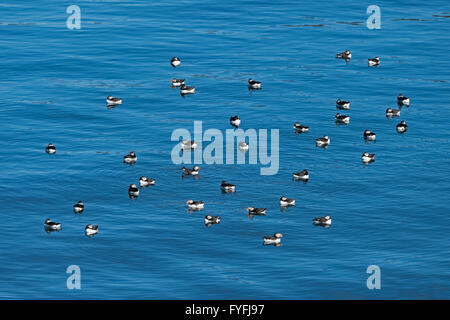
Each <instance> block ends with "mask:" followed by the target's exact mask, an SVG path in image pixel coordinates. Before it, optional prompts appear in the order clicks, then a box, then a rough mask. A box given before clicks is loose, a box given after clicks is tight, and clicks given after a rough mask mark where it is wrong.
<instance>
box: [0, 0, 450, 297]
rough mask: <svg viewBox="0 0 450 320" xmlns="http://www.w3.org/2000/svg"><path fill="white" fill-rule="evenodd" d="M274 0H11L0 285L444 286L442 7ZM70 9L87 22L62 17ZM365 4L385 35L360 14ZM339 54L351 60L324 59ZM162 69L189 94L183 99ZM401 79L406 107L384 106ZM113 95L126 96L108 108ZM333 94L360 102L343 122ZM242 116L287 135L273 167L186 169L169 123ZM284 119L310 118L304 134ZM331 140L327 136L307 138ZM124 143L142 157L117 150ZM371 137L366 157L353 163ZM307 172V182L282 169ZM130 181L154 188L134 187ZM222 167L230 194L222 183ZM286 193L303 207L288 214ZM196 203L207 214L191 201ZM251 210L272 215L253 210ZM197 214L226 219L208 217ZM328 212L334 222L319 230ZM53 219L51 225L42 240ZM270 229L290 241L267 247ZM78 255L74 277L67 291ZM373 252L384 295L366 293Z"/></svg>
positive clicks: (410, 293) (53, 293) (5, 8)
mask: <svg viewBox="0 0 450 320" xmlns="http://www.w3.org/2000/svg"><path fill="white" fill-rule="evenodd" d="M276 3H277V4H275V2H273V1H267V2H261V1H245V2H240V1H224V2H223V3H221V2H218V1H176V2H172V3H166V2H164V3H156V1H151V2H150V1H81V0H80V1H73V2H70V3H69V2H67V3H63V2H61V1H56V0H54V1H11V0H7V1H2V3H1V4H0V16H1V18H0V48H1V49H0V56H1V59H0V70H1V72H2V76H1V78H0V102H1V104H0V127H1V130H0V151H1V152H0V158H1V167H0V177H1V180H0V181H1V182H0V195H1V196H0V206H1V210H0V211H1V220H2V223H1V226H0V298H6V299H240V298H241V299H246V298H249V299H352V298H355V299H399V298H407V299H430V298H438V299H442V298H445V299H449V298H450V241H449V234H450V217H449V210H448V205H449V192H450V181H449V174H450V160H449V152H450V146H449V142H450V141H449V138H450V136H449V130H448V121H449V119H450V108H449V102H450V85H449V81H450V72H449V60H450V54H449V51H448V50H449V44H450V33H449V32H450V24H449V22H450V19H449V17H450V4H449V2H448V1H447V0H444V1H426V2H423V1H416V2H415V4H412V3H411V1H396V2H391V1H377V2H376V3H373V2H368V1H362V2H361V1H352V3H343V2H342V1H335V0H333V1H326V2H325V1H324V2H320V3H315V2H312V3H311V2H309V3H300V2H298V1H290V2H287V1H282V2H279V1H277V2H276ZM70 4H76V5H79V6H80V8H81V18H82V21H81V30H68V29H67V27H66V19H67V17H68V16H69V15H68V14H66V8H67V6H68V5H70ZM371 4H376V5H378V6H380V8H381V19H382V20H381V29H380V30H369V29H368V28H367V27H366V19H367V17H368V15H367V14H366V8H367V7H368V6H369V5H371ZM347 48H349V49H350V50H351V51H352V53H353V58H352V59H351V61H350V62H349V63H348V64H346V63H345V62H344V61H342V60H337V59H335V54H336V53H337V52H340V51H344V50H345V49H347ZM173 56H178V57H180V58H181V60H182V64H181V66H180V67H178V68H176V69H175V68H172V67H171V65H170V63H169V62H170V59H171V58H172V57H173ZM375 56H379V57H380V58H381V65H380V67H378V68H369V67H367V58H371V57H375ZM173 77H178V78H186V79H187V82H186V83H187V84H188V85H194V86H196V87H197V92H196V94H195V95H190V96H186V97H184V98H182V97H181V96H180V94H179V92H178V90H177V89H172V88H170V79H171V78H173ZM249 77H252V78H254V79H257V80H261V81H262V82H263V89H262V90H259V91H253V92H250V91H249V90H248V89H247V79H248V78H249ZM398 93H403V94H404V95H406V96H409V97H411V106H410V107H409V108H407V107H404V108H403V109H402V111H401V113H402V114H401V117H400V118H394V119H391V120H389V119H387V118H386V117H385V110H386V108H387V107H389V106H391V107H397V106H396V96H397V94H398ZM109 94H112V95H114V96H118V97H122V98H123V99H124V103H123V104H122V105H121V106H119V107H116V108H114V109H107V108H106V106H105V98H106V96H107V95H109ZM337 98H342V99H348V100H350V101H351V110H349V111H344V112H341V113H344V114H348V115H350V116H351V122H350V125H348V126H336V124H335V122H334V119H333V118H334V114H335V113H336V112H337V110H336V108H335V100H336V99H337ZM235 114H238V115H239V116H240V118H241V119H242V125H241V127H242V128H243V129H249V128H255V129H261V128H267V129H276V128H278V129H280V154H279V158H280V160H279V161H280V170H279V172H278V174H277V175H272V176H261V175H260V174H259V170H260V165H205V164H203V165H200V167H201V175H200V178H199V179H198V180H195V179H189V178H185V179H181V175H180V173H181V171H180V168H181V166H180V165H175V164H173V163H172V161H171V157H170V153H171V150H172V148H173V146H174V145H175V143H174V142H171V141H170V137H171V134H172V131H173V130H174V129H176V128H186V129H189V130H191V131H192V130H193V121H194V120H202V121H203V128H204V130H206V129H208V128H216V129H219V130H222V131H225V129H228V128H230V125H229V117H230V116H232V115H235ZM400 120H405V121H406V122H407V124H408V126H409V129H408V132H406V133H405V134H403V135H400V134H397V133H396V131H395V125H396V124H397V123H398V122H399V121H400ZM295 121H300V122H301V123H304V124H306V125H308V126H310V132H309V133H307V134H301V135H295V134H294V133H293V131H292V125H293V123H294V122H295ZM364 129H371V130H373V131H374V132H376V134H377V141H376V143H370V144H366V143H364V141H363V139H362V133H363V131H364ZM324 134H328V135H329V136H330V138H331V145H330V147H329V148H328V149H327V150H324V149H321V148H316V147H315V144H314V139H315V138H317V137H320V136H323V135H324ZM49 142H52V143H53V144H55V146H56V148H57V153H56V154H55V155H52V156H49V155H47V154H46V153H45V152H44V148H45V146H46V145H47V144H48V143H49ZM131 150H134V151H136V153H137V155H138V161H137V163H136V165H135V166H128V165H126V164H124V163H122V156H123V155H125V154H126V153H128V152H129V151H131ZM364 151H369V152H372V153H376V161H375V162H374V163H372V164H370V165H363V164H362V163H361V154H362V153H363V152H364ZM303 169H308V170H309V172H310V180H309V182H308V183H307V184H303V183H298V182H295V181H292V178H291V177H292V176H291V175H292V172H294V171H300V170H303ZM141 175H147V176H149V177H153V178H155V179H156V180H157V182H156V185H155V186H152V187H149V188H146V189H144V190H142V191H141V195H140V196H139V197H138V199H135V200H130V199H129V198H128V195H127V189H128V186H129V184H131V183H138V179H139V177H140V176H141ZM222 179H225V180H226V181H227V182H230V183H234V184H236V185H237V192H236V193H235V194H222V193H221V192H220V188H219V186H220V182H221V180H222ZM282 195H286V196H287V197H292V198H296V199H297V205H296V206H295V207H292V208H288V209H287V210H286V211H285V212H282V211H281V210H280V207H279V198H280V197H281V196H282ZM190 198H192V199H194V200H204V201H205V203H206V204H205V209H204V210H203V211H200V212H194V213H188V212H187V210H186V206H185V201H186V200H187V199H190ZM78 200H83V201H84V202H85V205H86V210H85V211H84V213H83V214H81V215H75V214H74V213H73V211H72V205H73V204H74V203H75V202H76V201H78ZM250 205H252V206H255V207H267V216H265V217H255V218H254V219H249V218H248V217H247V216H246V210H245V209H246V208H247V207H248V206H250ZM206 214H213V215H220V216H221V217H222V222H221V223H220V224H219V225H213V226H212V227H210V228H206V227H205V225H204V222H203V219H204V216H205V215H206ZM325 214H329V215H331V217H332V219H333V224H332V226H331V227H330V228H328V229H326V228H321V227H315V226H313V225H312V219H313V218H314V217H317V216H323V215H325ZM46 218H51V219H52V220H54V221H58V222H61V223H62V230H61V231H60V232H53V233H51V234H47V233H46V232H45V231H44V227H43V221H44V220H45V219H46ZM88 223H93V224H98V225H99V233H98V234H97V235H96V236H94V237H92V238H89V237H87V236H85V235H84V227H85V225H86V224H88ZM275 232H282V233H283V234H284V237H283V240H282V243H283V246H281V247H274V246H263V245H262V237H263V236H265V235H269V234H273V233H275ZM69 265H78V266H80V268H81V286H82V288H81V290H68V289H67V287H66V279H67V277H68V276H69V274H67V273H66V268H67V267H68V266H69ZM369 265H378V266H379V267H380V268H381V290H368V289H367V287H366V280H367V277H368V276H369V274H367V273H366V269H367V267H368V266H369Z"/></svg>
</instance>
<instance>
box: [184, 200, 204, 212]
mask: <svg viewBox="0 0 450 320" xmlns="http://www.w3.org/2000/svg"><path fill="white" fill-rule="evenodd" d="M186 204H187V206H188V207H189V209H192V210H200V209H203V208H204V207H205V203H204V202H203V201H202V200H200V201H194V200H192V199H189V200H188V201H186Z"/></svg>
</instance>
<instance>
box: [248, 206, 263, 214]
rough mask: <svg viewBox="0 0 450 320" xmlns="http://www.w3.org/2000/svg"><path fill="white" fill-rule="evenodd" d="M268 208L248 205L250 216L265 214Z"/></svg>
mask: <svg viewBox="0 0 450 320" xmlns="http://www.w3.org/2000/svg"><path fill="white" fill-rule="evenodd" d="M266 210H267V209H266V208H254V207H248V208H247V211H248V214H247V215H248V216H263V215H265V214H266Z"/></svg>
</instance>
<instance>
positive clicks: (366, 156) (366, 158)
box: [361, 152, 375, 163]
mask: <svg viewBox="0 0 450 320" xmlns="http://www.w3.org/2000/svg"><path fill="white" fill-rule="evenodd" d="M361 160H362V162H364V163H370V162H373V161H375V153H368V152H364V153H363V154H362V156H361Z"/></svg>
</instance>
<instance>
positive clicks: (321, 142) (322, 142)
mask: <svg viewBox="0 0 450 320" xmlns="http://www.w3.org/2000/svg"><path fill="white" fill-rule="evenodd" d="M329 144H330V138H329V137H328V136H326V135H325V136H323V138H317V139H316V145H317V146H318V147H327V146H328V145H329Z"/></svg>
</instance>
